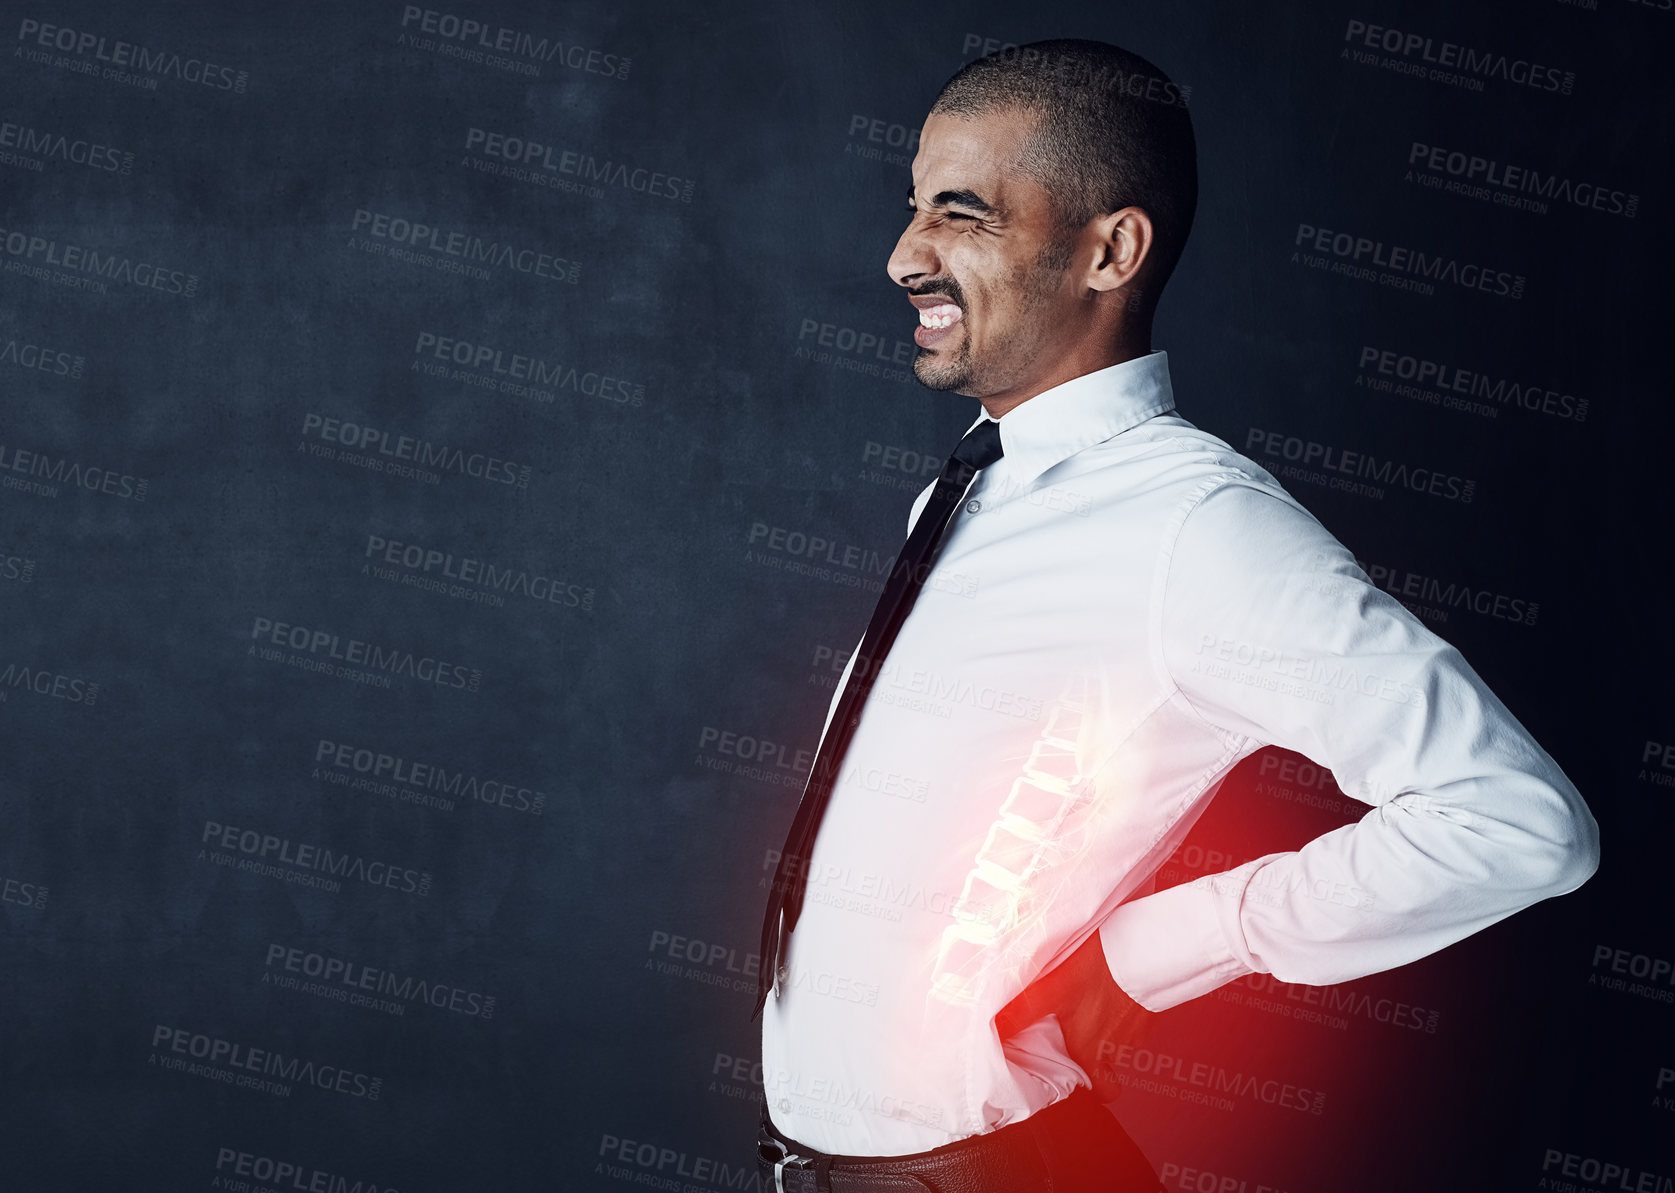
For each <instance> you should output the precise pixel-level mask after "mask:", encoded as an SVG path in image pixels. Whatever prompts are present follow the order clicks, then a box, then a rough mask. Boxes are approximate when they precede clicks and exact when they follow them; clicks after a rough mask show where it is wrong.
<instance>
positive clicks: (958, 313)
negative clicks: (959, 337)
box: [908, 294, 965, 348]
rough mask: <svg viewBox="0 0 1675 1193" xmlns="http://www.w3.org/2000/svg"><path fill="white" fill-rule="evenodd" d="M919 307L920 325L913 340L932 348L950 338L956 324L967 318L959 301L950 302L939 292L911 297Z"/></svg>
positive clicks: (914, 333)
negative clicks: (938, 293)
mask: <svg viewBox="0 0 1675 1193" xmlns="http://www.w3.org/2000/svg"><path fill="white" fill-rule="evenodd" d="M908 301H910V302H911V303H912V304H913V305H914V306H915V307H918V308H919V326H918V327H917V328H916V329H915V330H914V332H913V342H914V343H915V344H918V345H919V347H921V348H930V347H933V346H934V345H936V344H938V343H940V342H941V341H943V340H945V339H947V338H948V336H949V335H950V334H951V333H952V329H953V328H954V326H955V325H956V324H958V323H959V322H961V321H962V320H963V319H964V318H965V312H964V311H963V310H961V309H960V306H959V304H958V303H953V302H949V301H948V300H947V299H946V298H944V297H942V296H941V295H937V294H918V295H914V296H913V297H912V298H911V299H909V300H908Z"/></svg>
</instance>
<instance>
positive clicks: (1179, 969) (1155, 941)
mask: <svg viewBox="0 0 1675 1193" xmlns="http://www.w3.org/2000/svg"><path fill="white" fill-rule="evenodd" d="M1237 908H1238V900H1237V899H1229V898H1228V897H1227V895H1226V894H1225V893H1223V894H1217V893H1216V891H1215V890H1214V889H1213V886H1212V884H1211V883H1209V882H1205V881H1204V880H1202V879H1200V880H1198V881H1196V882H1189V883H1184V884H1182V885H1180V886H1172V887H1169V888H1168V889H1167V890H1161V891H1158V892H1157V893H1156V894H1152V895H1146V896H1145V897H1144V898H1140V899H1135V900H1133V901H1132V902H1129V903H1124V904H1122V905H1121V906H1119V907H1118V908H1117V909H1116V910H1115V911H1113V912H1112V913H1111V914H1110V915H1109V916H1108V917H1107V918H1106V920H1105V922H1104V923H1103V924H1101V925H1100V926H1099V943H1100V945H1101V946H1103V948H1104V950H1105V964H1106V965H1107V966H1108V967H1109V968H1110V970H1111V977H1112V978H1113V979H1114V980H1115V981H1116V983H1117V985H1118V986H1120V987H1121V988H1122V989H1123V992H1124V993H1126V994H1127V995H1128V996H1129V997H1130V998H1132V999H1133V1000H1134V1001H1135V1002H1137V1003H1139V1004H1140V1005H1141V1006H1143V1007H1145V1008H1146V1010H1148V1011H1163V1010H1167V1009H1168V1008H1170V1007H1172V1006H1175V1005H1177V1004H1178V1003H1183V1002H1186V1001H1187V1000H1189V999H1193V998H1197V997H1199V996H1200V995H1203V994H1208V993H1209V992H1210V991H1212V990H1214V989H1216V988H1217V987H1218V986H1225V985H1226V984H1227V983H1228V982H1231V981H1233V980H1234V979H1235V978H1242V977H1244V976H1245V975H1246V974H1251V973H1258V972H1260V971H1259V970H1258V969H1257V968H1256V967H1255V966H1254V965H1251V964H1248V963H1247V961H1246V960H1245V959H1244V957H1241V955H1240V954H1241V953H1243V954H1244V955H1245V956H1248V955H1249V954H1248V950H1243V949H1241V950H1239V951H1238V952H1235V950H1234V949H1233V947H1232V946H1231V945H1230V944H1229V942H1228V937H1227V931H1226V929H1225V928H1224V925H1223V917H1224V916H1227V915H1229V914H1231V915H1232V916H1233V917H1234V923H1233V925H1231V927H1232V930H1233V931H1235V932H1236V931H1238V925H1237V914H1238V912H1237ZM1241 935H1242V934H1241Z"/></svg>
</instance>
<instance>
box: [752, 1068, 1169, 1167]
mask: <svg viewBox="0 0 1675 1193" xmlns="http://www.w3.org/2000/svg"><path fill="white" fill-rule="evenodd" d="M1102 1142H1103V1143H1104V1145H1105V1147H1104V1151H1105V1154H1106V1155H1108V1156H1109V1160H1108V1161H1104V1162H1101V1161H1102V1157H1101V1143H1102ZM1067 1145H1072V1146H1074V1148H1075V1150H1076V1151H1077V1152H1079V1153H1084V1154H1086V1155H1087V1156H1089V1157H1091V1158H1092V1159H1093V1162H1094V1165H1095V1166H1097V1169H1098V1171H1097V1174H1095V1175H1093V1176H1091V1178H1090V1179H1087V1180H1078V1181H1077V1182H1076V1183H1075V1184H1073V1185H1071V1184H1066V1183H1064V1181H1065V1173H1064V1171H1063V1169H1062V1167H1061V1164H1060V1163H1056V1162H1055V1160H1059V1161H1062V1159H1063V1157H1062V1156H1058V1155H1056V1154H1055V1153H1058V1152H1060V1151H1061V1149H1065V1148H1066V1147H1067ZM757 1163H758V1166H759V1168H760V1170H761V1174H762V1189H763V1193H1026V1191H1027V1190H1032V1189H1037V1190H1044V1189H1053V1188H1057V1189H1066V1188H1073V1189H1075V1190H1077V1191H1078V1193H1082V1191H1087V1193H1093V1191H1095V1190H1100V1191H1108V1193H1155V1191H1157V1190H1161V1189H1162V1188H1163V1186H1162V1185H1161V1184H1160V1183H1158V1180H1157V1175H1156V1173H1155V1172H1153V1171H1152V1169H1151V1167H1150V1166H1149V1165H1148V1164H1147V1163H1146V1162H1145V1157H1144V1156H1142V1155H1141V1154H1140V1151H1139V1149H1138V1148H1136V1147H1135V1146H1134V1143H1133V1141H1132V1140H1130V1139H1129V1138H1128V1136H1127V1134H1126V1133H1125V1132H1124V1131H1123V1130H1122V1127H1121V1126H1120V1125H1119V1124H1118V1123H1117V1120H1116V1119H1115V1118H1113V1117H1112V1116H1111V1114H1110V1112H1109V1111H1107V1110H1106V1109H1105V1108H1104V1106H1102V1105H1101V1104H1100V1102H1099V1099H1098V1098H1096V1097H1095V1096H1094V1095H1093V1093H1092V1092H1091V1091H1090V1090H1088V1089H1086V1088H1081V1089H1078V1090H1076V1091H1075V1093H1073V1094H1071V1095H1070V1096H1069V1097H1068V1098H1064V1099H1062V1100H1060V1101H1058V1102H1055V1103H1053V1104H1052V1105H1051V1106H1048V1107H1046V1108H1045V1109H1042V1110H1038V1111H1036V1112H1035V1113H1034V1114H1032V1115H1030V1116H1029V1117H1028V1118H1025V1119H1021V1120H1020V1121H1018V1122H1015V1123H1009V1124H1008V1125H1006V1126H1004V1127H1001V1128H999V1129H997V1130H994V1131H987V1132H984V1133H983V1134H981V1135H972V1136H969V1137H967V1138H965V1139H961V1140H958V1141H957V1142H954V1143H950V1144H948V1145H946V1146H944V1147H939V1148H935V1149H933V1150H931V1151H928V1152H915V1153H913V1154H912V1155H907V1156H832V1155H827V1154H825V1153H824V1152H817V1151H815V1150H813V1149H812V1148H809V1147H806V1146H804V1145H803V1144H800V1143H797V1142H796V1141H795V1140H792V1139H789V1138H787V1137H786V1136H784V1135H782V1134H780V1132H779V1131H778V1130H777V1129H776V1128H775V1127H774V1125H773V1123H772V1121H771V1120H770V1119H769V1117H768V1112H767V1108H766V1107H764V1108H763V1111H762V1128H761V1132H760V1135H759V1140H758V1145H757Z"/></svg>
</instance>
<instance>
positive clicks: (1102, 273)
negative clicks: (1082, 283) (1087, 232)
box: [1087, 207, 1152, 292]
mask: <svg viewBox="0 0 1675 1193" xmlns="http://www.w3.org/2000/svg"><path fill="white" fill-rule="evenodd" d="M1092 228H1093V231H1094V233H1095V236H1096V239H1095V242H1094V243H1095V246H1096V248H1097V256H1096V257H1095V258H1094V263H1093V267H1092V268H1091V269H1090V270H1089V271H1088V276H1087V285H1088V288H1089V289H1090V290H1101V291H1108V292H1109V291H1117V290H1121V289H1123V288H1124V287H1127V286H1131V285H1133V283H1134V281H1135V279H1136V278H1137V277H1138V276H1139V274H1140V270H1141V269H1142V268H1143V267H1144V266H1145V264H1146V258H1147V257H1149V256H1150V255H1151V251H1152V219H1151V216H1149V215H1147V214H1146V213H1145V212H1144V211H1143V210H1141V209H1140V208H1138V207H1124V208H1122V209H1121V210H1120V211H1113V212H1111V213H1110V214H1108V215H1102V216H1099V217H1098V218H1096V219H1095V220H1093V221H1092Z"/></svg>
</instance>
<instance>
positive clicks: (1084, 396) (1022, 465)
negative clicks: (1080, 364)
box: [966, 349, 1175, 485]
mask: <svg viewBox="0 0 1675 1193" xmlns="http://www.w3.org/2000/svg"><path fill="white" fill-rule="evenodd" d="M1174 408H1175V392H1174V390H1173V389H1172V388H1171V387H1170V384H1169V354H1168V353H1167V352H1164V351H1162V350H1161V349H1158V350H1154V351H1152V352H1148V353H1147V354H1146V355H1144V356H1137V357H1135V358H1134V359H1133V360H1125V361H1123V362H1122V363H1121V364H1115V365H1110V366H1108V367H1106V368H1103V369H1096V370H1094V371H1093V372H1091V373H1083V374H1082V375H1081V376H1080V377H1072V378H1071V379H1070V380H1069V381H1066V382H1064V383H1063V384H1062V385H1055V386H1053V388H1052V389H1048V390H1043V391H1042V392H1040V393H1038V394H1036V395H1035V396H1034V397H1033V398H1029V399H1026V400H1025V401H1023V402H1021V403H1019V404H1018V405H1016V406H1014V407H1012V409H1010V410H1008V411H1007V412H1006V413H1005V414H1003V415H1001V416H1000V418H998V419H995V420H994V421H995V422H996V423H997V424H998V425H999V427H1000V446H1001V451H1002V453H1003V455H1002V463H1003V464H1005V465H1006V469H1007V471H1008V472H1009V473H1011V475H1012V477H1013V480H1014V481H1015V482H1016V483H1017V484H1020V485H1027V484H1029V483H1030V482H1032V481H1034V480H1035V478H1036V477H1038V476H1040V475H1041V474H1042V473H1043V472H1046V471H1047V469H1049V468H1051V467H1053V466H1054V465H1055V464H1058V463H1061V462H1063V461H1064V460H1068V459H1069V458H1070V457H1071V456H1073V455H1075V454H1076V453H1077V452H1079V451H1081V450H1082V449H1083V448H1085V447H1092V446H1093V445H1094V444H1096V443H1103V442H1104V441H1105V440H1107V439H1109V438H1111V437H1112V436H1113V435H1119V434H1121V433H1122V432H1124V431H1126V430H1128V429H1129V428H1130V427H1136V426H1139V425H1140V424H1141V423H1143V422H1145V421H1146V420H1147V419H1148V418H1152V417H1153V416H1155V415H1159V414H1166V413H1167V412H1169V411H1171V410H1173V409H1174ZM988 417H989V415H988V412H987V411H984V412H983V413H982V414H980V415H978V416H977V418H976V419H974V420H973V421H972V424H971V426H970V427H967V428H966V433H967V434H969V433H970V432H971V430H972V428H974V427H976V426H977V424H978V423H980V422H982V421H983V420H984V419H986V418H988Z"/></svg>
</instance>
